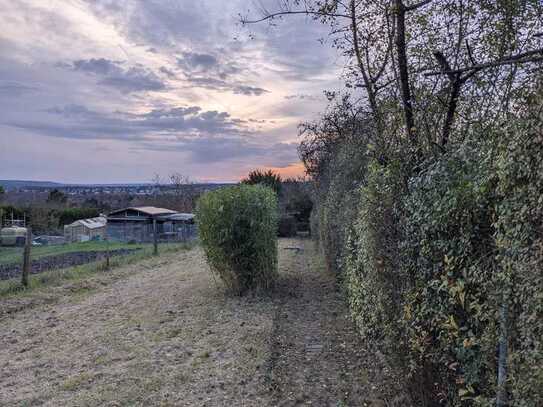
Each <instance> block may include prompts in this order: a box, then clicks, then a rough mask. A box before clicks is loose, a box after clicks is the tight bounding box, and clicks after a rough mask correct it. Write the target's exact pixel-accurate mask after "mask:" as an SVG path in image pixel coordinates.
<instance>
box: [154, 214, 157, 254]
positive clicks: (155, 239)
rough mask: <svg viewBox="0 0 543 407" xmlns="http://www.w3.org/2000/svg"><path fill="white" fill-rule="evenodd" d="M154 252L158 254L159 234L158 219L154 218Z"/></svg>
mask: <svg viewBox="0 0 543 407" xmlns="http://www.w3.org/2000/svg"><path fill="white" fill-rule="evenodd" d="M153 254H154V255H155V256H156V255H158V236H157V225H156V219H155V218H153Z"/></svg>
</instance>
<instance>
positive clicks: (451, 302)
mask: <svg viewBox="0 0 543 407" xmlns="http://www.w3.org/2000/svg"><path fill="white" fill-rule="evenodd" d="M484 147H485V146H484V145H479V146H478V148H476V149H473V148H470V147H467V146H465V147H464V148H462V149H460V150H459V152H458V153H456V154H451V155H445V156H442V157H439V159H438V160H436V161H435V162H433V163H431V164H429V165H428V166H427V167H426V168H425V170H424V172H423V173H421V174H420V175H419V176H417V177H414V178H413V179H412V182H411V185H410V189H411V193H410V195H409V196H407V197H406V199H405V200H404V201H405V205H404V206H405V210H406V216H405V221H404V224H405V231H404V234H403V236H404V239H403V240H402V242H401V245H402V247H403V258H402V263H401V266H400V267H401V268H402V269H403V272H404V273H405V274H406V276H407V278H408V279H409V280H410V282H411V284H412V286H411V287H410V288H409V289H408V290H407V291H406V292H405V293H404V302H405V304H404V312H403V315H401V319H402V323H403V326H404V329H405V334H406V337H407V338H408V341H409V361H410V363H411V374H412V377H417V376H418V375H420V372H421V371H422V370H424V371H431V372H432V373H433V374H432V376H433V377H428V380H429V382H426V383H424V382H423V383H422V385H423V386H422V387H423V389H424V391H426V392H428V393H430V395H428V398H430V399H433V400H432V401H433V402H441V403H445V404H447V405H461V404H466V403H469V402H470V401H473V400H475V399H477V398H478V399H479V401H482V400H488V399H489V398H491V397H493V396H494V395H495V383H496V362H497V360H496V347H497V344H498V336H497V334H498V330H497V315H498V312H499V307H500V297H499V289H498V287H499V286H498V284H497V281H496V278H495V277H496V266H495V260H494V259H495V255H496V249H495V244H494V239H493V234H494V229H493V227H492V222H493V219H494V218H495V210H494V203H495V201H496V197H495V188H494V184H495V179H494V177H493V173H492V171H491V160H490V157H491V150H490V149H489V148H486V149H485V148H484ZM419 396H421V395H419ZM423 396H424V395H423Z"/></svg>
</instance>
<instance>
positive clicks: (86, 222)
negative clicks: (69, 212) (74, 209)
mask: <svg viewBox="0 0 543 407" xmlns="http://www.w3.org/2000/svg"><path fill="white" fill-rule="evenodd" d="M106 223H107V219H106V218H105V217H103V216H98V217H97V218H89V219H79V220H76V221H75V222H73V223H70V224H69V225H67V226H68V227H70V226H80V225H82V226H85V227H86V228H88V229H98V228H102V227H104V226H106Z"/></svg>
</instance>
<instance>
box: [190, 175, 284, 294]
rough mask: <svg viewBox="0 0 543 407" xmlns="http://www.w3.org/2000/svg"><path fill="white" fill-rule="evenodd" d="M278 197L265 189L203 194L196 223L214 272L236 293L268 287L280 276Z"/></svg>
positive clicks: (247, 187) (241, 187)
mask: <svg viewBox="0 0 543 407" xmlns="http://www.w3.org/2000/svg"><path fill="white" fill-rule="evenodd" d="M277 213H278V211H277V196H276V194H275V192H274V191H273V190H272V189H271V188H269V187H265V186H262V185H238V186H233V187H229V188H222V189H219V190H216V191H212V192H208V193H206V194H204V195H203V196H202V197H201V198H200V200H199V201H198V204H197V209H196V219H197V223H198V231H199V235H200V240H201V243H202V246H203V247H204V250H205V253H206V256H207V260H208V262H209V265H210V267H211V270H212V271H213V272H214V273H215V274H216V275H218V276H219V277H220V279H221V280H222V281H223V283H224V284H225V286H226V287H227V288H228V289H229V290H231V291H232V292H234V293H236V294H242V293H243V292H244V291H246V290H247V289H250V288H260V289H268V288H270V287H272V285H273V284H274V281H275V279H276V277H277Z"/></svg>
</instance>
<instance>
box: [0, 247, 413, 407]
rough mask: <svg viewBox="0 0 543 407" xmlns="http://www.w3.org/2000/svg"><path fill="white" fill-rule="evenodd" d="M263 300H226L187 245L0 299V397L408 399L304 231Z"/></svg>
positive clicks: (24, 401) (252, 402)
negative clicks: (357, 326)
mask: <svg viewBox="0 0 543 407" xmlns="http://www.w3.org/2000/svg"><path fill="white" fill-rule="evenodd" d="M279 246H280V248H279V253H280V257H279V267H280V280H279V283H278V285H277V288H276V290H275V292H274V293H273V294H271V295H269V296H254V295H247V296H244V297H241V298H240V297H231V296H229V295H227V294H225V293H224V292H223V291H222V289H221V286H220V284H218V283H216V282H215V281H214V279H213V278H212V276H211V274H210V273H209V270H208V267H207V265H206V262H205V259H204V256H203V253H202V251H201V249H200V248H198V247H196V248H193V249H190V250H180V251H176V252H173V253H165V254H163V255H161V256H160V257H157V258H151V259H146V260H143V261H141V262H139V263H136V264H130V265H126V266H123V267H120V268H117V269H114V270H113V271H111V272H98V273H95V274H93V275H91V276H89V278H87V279H84V280H77V281H71V282H67V283H65V284H64V285H61V286H57V287H42V288H40V289H37V290H35V291H33V292H31V293H29V294H23V295H13V296H8V297H4V298H0V308H3V312H0V343H2V344H3V345H2V347H1V348H0V405H2V406H4V405H6V406H8V405H21V406H24V405H29V406H30V405H48V406H58V405H77V406H102V405H109V406H128V405H130V406H132V405H142V406H143V405H146V406H147V405H160V406H184V405H186V406H223V405H238V406H266V405H268V406H297V405H314V406H363V405H367V406H372V405H373V406H385V405H407V404H408V403H407V401H406V399H404V398H403V397H402V396H401V392H399V391H398V390H397V389H396V388H395V385H394V383H393V382H392V381H391V380H390V379H389V378H388V377H389V376H390V375H389V374H387V368H386V366H384V365H383V362H382V357H380V355H379V353H378V352H375V351H374V350H368V349H366V348H365V347H364V344H362V343H360V341H359V339H358V337H357V334H356V332H355V331H354V328H353V325H352V323H351V321H350V319H349V317H348V313H347V309H346V308H345V305H344V303H343V301H342V299H341V295H340V294H341V293H339V292H338V290H337V287H336V283H335V279H334V278H333V276H330V275H329V274H328V273H327V272H326V271H325V270H323V268H322V267H321V266H320V264H322V262H321V261H320V260H319V257H318V256H317V255H316V253H315V251H314V248H313V243H312V242H311V241H309V240H301V239H282V240H280V244H279Z"/></svg>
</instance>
